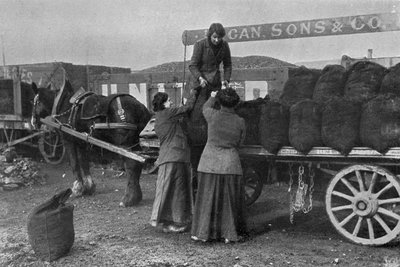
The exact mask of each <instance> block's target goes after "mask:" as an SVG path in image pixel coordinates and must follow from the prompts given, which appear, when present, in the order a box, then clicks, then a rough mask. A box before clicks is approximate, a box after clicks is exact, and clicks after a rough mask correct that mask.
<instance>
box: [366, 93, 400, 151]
mask: <svg viewBox="0 0 400 267" xmlns="http://www.w3.org/2000/svg"><path fill="white" fill-rule="evenodd" d="M360 138H361V143H362V145H363V146H366V147H370V148H373V149H375V150H376V151H378V152H380V153H385V152H387V150H389V149H390V148H391V147H398V146H400V97H397V96H396V95H393V94H385V95H379V96H378V97H376V98H374V99H372V100H370V101H369V102H368V103H365V104H364V105H363V107H362V113H361V120H360Z"/></svg>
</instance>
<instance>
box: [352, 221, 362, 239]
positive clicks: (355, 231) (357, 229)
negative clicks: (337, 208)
mask: <svg viewBox="0 0 400 267" xmlns="http://www.w3.org/2000/svg"><path fill="white" fill-rule="evenodd" d="M362 221H363V218H362V217H358V220H357V224H356V226H355V227H354V230H353V236H357V235H358V233H359V232H360V228H361V223H362Z"/></svg>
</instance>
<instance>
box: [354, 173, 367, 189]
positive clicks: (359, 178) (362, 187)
mask: <svg viewBox="0 0 400 267" xmlns="http://www.w3.org/2000/svg"><path fill="white" fill-rule="evenodd" d="M356 176H357V181H358V185H359V187H360V191H361V192H363V191H365V187H364V181H363V179H362V176H361V172H360V171H356Z"/></svg>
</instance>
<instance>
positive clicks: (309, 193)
mask: <svg viewBox="0 0 400 267" xmlns="http://www.w3.org/2000/svg"><path fill="white" fill-rule="evenodd" d="M308 173H309V176H310V187H309V189H308V199H309V203H308V207H304V208H303V212H304V213H309V212H310V211H311V210H312V208H313V203H312V201H313V195H312V194H313V192H314V176H315V172H314V169H313V168H312V166H311V164H310V165H309V167H308Z"/></svg>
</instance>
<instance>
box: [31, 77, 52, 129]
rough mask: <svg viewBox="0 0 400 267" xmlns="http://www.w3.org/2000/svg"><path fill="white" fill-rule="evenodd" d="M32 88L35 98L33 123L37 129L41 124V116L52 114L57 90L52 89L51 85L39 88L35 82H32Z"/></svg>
mask: <svg viewBox="0 0 400 267" xmlns="http://www.w3.org/2000/svg"><path fill="white" fill-rule="evenodd" d="M32 89H33V91H34V93H35V98H34V99H33V109H32V118H31V124H32V126H33V127H34V128H35V129H39V128H40V126H41V122H40V118H45V117H47V116H50V115H51V111H52V108H53V103H54V99H55V97H56V92H55V91H53V90H51V87H50V86H48V87H40V88H38V87H37V86H36V84H35V83H32Z"/></svg>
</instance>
